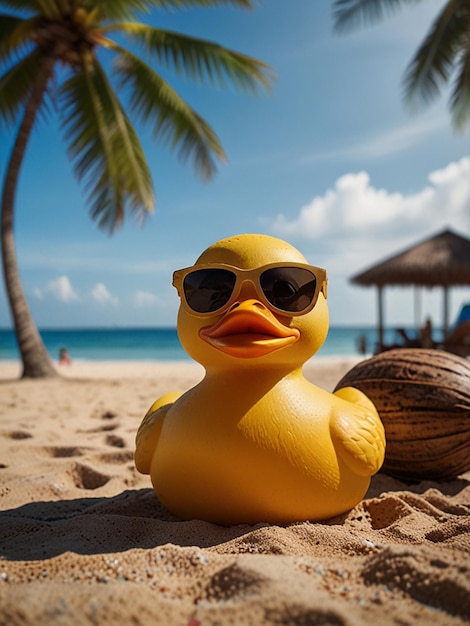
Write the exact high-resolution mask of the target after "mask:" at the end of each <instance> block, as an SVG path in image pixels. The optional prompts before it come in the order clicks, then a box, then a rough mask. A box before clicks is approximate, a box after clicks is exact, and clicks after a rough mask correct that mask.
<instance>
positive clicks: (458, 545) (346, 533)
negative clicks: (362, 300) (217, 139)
mask: <svg viewBox="0 0 470 626" xmlns="http://www.w3.org/2000/svg"><path fill="white" fill-rule="evenodd" d="M355 362H357V359H354V360H352V359H347V358H345V359H338V358H318V359H313V360H312V362H311V363H310V364H308V366H307V367H306V374H307V377H308V378H309V379H311V380H312V381H315V382H316V383H317V384H319V385H320V386H322V387H324V388H326V389H329V390H332V389H333V388H334V386H335V384H336V382H337V381H338V380H339V379H340V378H341V377H342V376H343V374H344V373H345V372H346V371H347V370H348V369H350V368H351V367H352V366H353V365H354V363H355ZM61 371H62V372H63V374H64V376H63V377H61V378H60V379H54V380H45V381H44V380H26V381H19V380H17V379H16V377H17V375H18V373H19V366H18V364H15V363H0V495H1V498H0V509H1V511H0V546H1V548H0V549H1V561H0V624H2V625H3V624H4V625H8V626H12V625H18V626H19V625H21V626H26V625H34V626H38V625H46V624H47V625H49V624H54V625H55V624H58V625H59V624H60V625H67V626H69V625H70V626H77V625H78V626H80V625H82V624H87V625H88V624H90V625H91V624H94V625H96V624H98V625H106V624H109V625H111V624H113V625H115V624H126V625H127V624H145V625H147V624H152V625H155V624H161V625H168V626H173V625H184V626H198V625H204V626H205V625H211V626H215V625H216V624H219V625H222V626H224V625H225V624H236V625H245V624H246V625H248V624H268V625H281V624H295V625H299V626H300V625H310V624H312V625H322V626H326V625H332V626H349V625H351V626H355V625H357V626H359V625H362V624H371V625H375V624H380V625H389V624H390V625H391V624H393V625H396V626H405V625H410V626H411V625H413V626H416V625H417V624H418V625H421V624H422V625H424V624H426V625H428V624H433V626H453V625H455V626H457V625H460V624H468V623H469V620H470V571H469V570H470V474H466V475H464V476H461V477H458V478H456V479H455V480H451V481H447V482H431V481H429V482H428V481H426V482H420V483H416V484H413V485H409V484H404V483H402V482H399V481H398V480H395V479H393V478H391V477H388V476H386V475H384V474H380V473H379V474H378V475H377V476H375V477H374V478H373V480H372V484H371V487H370V490H369V492H368V494H367V496H366V498H365V499H364V500H363V501H362V502H361V503H360V504H358V505H357V506H356V507H355V508H354V509H353V510H352V511H350V512H349V513H347V514H344V515H342V516H340V517H336V518H334V519H332V520H328V521H326V522H321V523H310V522H307V521H305V522H299V523H296V524H291V525H288V526H278V525H271V524H266V523H262V522H261V523H259V524H257V525H255V526H247V525H240V526H231V527H222V526H216V525H213V524H209V523H205V522H202V521H198V520H194V521H181V520H179V519H177V518H176V517H174V516H173V515H172V514H171V513H169V512H168V511H166V510H165V509H164V508H163V506H162V505H161V504H160V503H159V502H158V500H157V498H156V496H155V494H154V492H153V490H152V489H151V485H150V479H149V477H148V476H143V475H141V474H139V473H138V472H137V471H136V469H135V467H134V463H133V450H134V438H135V433H136V430H137V428H138V426H139V424H140V422H141V420H142V417H143V415H144V414H145V412H146V411H147V409H148V407H149V405H150V404H151V403H152V402H153V400H154V399H155V398H156V397H158V396H159V395H160V394H161V393H163V392H165V391H170V390H174V389H186V388H188V387H189V386H192V385H193V384H194V383H195V382H197V381H198V380H199V379H200V378H201V375H202V369H201V368H200V367H199V366H198V365H197V364H193V363H190V362H188V363H144V364H143V363H74V364H72V366H70V367H68V368H65V367H64V368H63V370H61Z"/></svg>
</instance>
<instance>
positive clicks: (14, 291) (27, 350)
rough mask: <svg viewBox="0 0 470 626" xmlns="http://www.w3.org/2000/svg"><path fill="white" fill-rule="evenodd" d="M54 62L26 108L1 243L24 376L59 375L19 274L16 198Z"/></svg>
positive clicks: (9, 175) (8, 180) (6, 192)
mask: <svg viewBox="0 0 470 626" xmlns="http://www.w3.org/2000/svg"><path fill="white" fill-rule="evenodd" d="M53 63H54V62H53V59H50V58H46V59H45V62H44V65H43V67H42V69H41V71H40V72H39V73H38V75H37V79H36V82H35V85H34V88H33V91H32V93H31V97H30V99H29V101H28V103H27V105H26V108H25V113H24V116H23V120H22V122H21V125H20V127H19V130H18V135H17V137H16V141H15V144H14V146H13V150H12V153H11V157H10V161H9V163H8V168H7V172H6V175H5V183H4V187H3V194H2V215H1V242H2V263H3V274H4V277H5V287H6V291H7V294H8V301H9V304H10V310H11V314H12V318H13V323H14V327H15V332H16V339H17V341H18V346H19V349H20V354H21V360H22V362H23V373H22V377H23V378H26V377H30V378H40V377H50V376H57V371H56V369H55V368H54V366H53V364H52V361H51V359H50V357H49V354H48V352H47V350H46V347H45V346H44V343H43V341H42V339H41V335H40V334H39V331H38V329H37V327H36V324H35V322H34V320H33V317H32V315H31V312H30V310H29V307H28V303H27V301H26V297H25V295H24V291H23V287H22V284H21V280H20V274H19V271H18V263H17V260H16V251H15V242H14V228H13V225H14V208H15V196H16V188H17V183H18V178H19V174H20V169H21V165H22V163H23V158H24V155H25V152H26V146H27V144H28V140H29V137H30V135H31V131H32V128H33V126H34V122H35V119H36V114H37V111H38V109H39V107H40V105H41V102H42V99H43V97H44V93H45V91H46V88H47V83H48V82H49V79H50V78H51V76H52V74H53V69H54V64H53Z"/></svg>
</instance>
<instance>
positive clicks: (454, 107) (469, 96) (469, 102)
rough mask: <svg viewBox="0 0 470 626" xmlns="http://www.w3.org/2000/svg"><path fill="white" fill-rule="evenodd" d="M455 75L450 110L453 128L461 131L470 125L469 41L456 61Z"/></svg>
mask: <svg viewBox="0 0 470 626" xmlns="http://www.w3.org/2000/svg"><path fill="white" fill-rule="evenodd" d="M456 65H457V76H456V79H455V81H454V84H453V87H452V93H451V97H450V110H451V113H452V121H453V125H454V128H455V129H456V130H458V131H463V130H464V129H465V128H466V127H467V126H469V125H470V42H468V45H467V47H466V49H464V50H463V51H462V52H461V54H460V57H459V59H458V61H457V64H456Z"/></svg>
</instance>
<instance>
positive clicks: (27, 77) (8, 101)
mask: <svg viewBox="0 0 470 626" xmlns="http://www.w3.org/2000/svg"><path fill="white" fill-rule="evenodd" d="M41 61H42V60H41V56H40V54H39V53H38V52H37V51H36V50H33V52H31V53H30V54H28V55H27V56H25V57H24V58H23V59H21V61H18V63H17V64H16V65H14V66H13V67H11V68H10V69H9V70H8V71H7V72H5V74H3V76H2V77H1V78H0V122H1V123H3V124H5V125H6V126H8V125H10V124H14V123H15V122H16V120H17V118H18V115H19V114H20V113H21V112H22V110H23V106H24V104H25V102H26V100H27V99H28V97H29V95H30V94H31V90H32V88H33V84H34V81H35V79H36V76H37V74H38V72H39V70H40V67H41Z"/></svg>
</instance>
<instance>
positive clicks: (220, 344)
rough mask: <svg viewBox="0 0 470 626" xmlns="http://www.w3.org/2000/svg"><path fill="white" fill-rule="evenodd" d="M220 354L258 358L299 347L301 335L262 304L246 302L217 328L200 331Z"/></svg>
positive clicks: (227, 316) (229, 313) (201, 335)
mask: <svg viewBox="0 0 470 626" xmlns="http://www.w3.org/2000/svg"><path fill="white" fill-rule="evenodd" d="M199 336H200V337H201V339H203V340H204V341H206V342H207V343H209V344H210V345H211V346H214V348H217V350H221V351H222V352H225V353H226V354H229V355H231V356H235V357H239V358H245V359H250V358H256V357H259V356H264V355H265V354H268V353H269V352H273V351H274V350H279V348H283V347H284V346H288V345H290V344H291V343H295V342H296V341H297V340H298V339H299V337H300V332H299V331H298V330H297V329H296V328H289V327H288V326H284V324H281V322H280V321H279V320H278V319H277V318H276V317H275V316H274V315H273V314H272V313H271V312H270V311H269V310H268V309H267V308H266V307H265V306H264V304H262V303H261V302H259V300H244V301H243V302H240V304H239V305H238V306H237V307H236V308H233V309H231V310H230V311H229V312H228V313H226V314H225V315H224V316H223V317H222V318H221V319H220V320H219V321H218V322H217V323H216V324H214V325H213V326H205V327H204V328H201V330H200V331H199Z"/></svg>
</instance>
